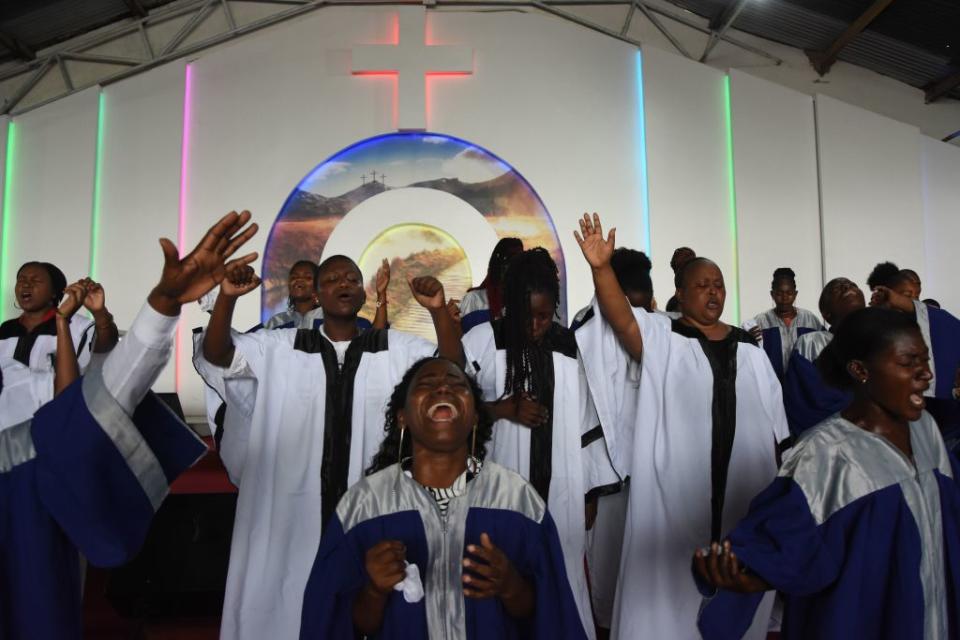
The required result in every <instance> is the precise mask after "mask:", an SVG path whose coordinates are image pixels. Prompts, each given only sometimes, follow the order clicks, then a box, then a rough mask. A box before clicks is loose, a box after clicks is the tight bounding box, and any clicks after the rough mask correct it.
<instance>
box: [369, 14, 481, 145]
mask: <svg viewBox="0 0 960 640" xmlns="http://www.w3.org/2000/svg"><path fill="white" fill-rule="evenodd" d="M397 17H398V27H399V28H398V32H399V35H398V38H397V40H398V42H397V44H389V45H360V46H356V47H354V48H353V50H352V57H353V68H352V72H353V75H355V76H384V75H388V76H396V77H397V85H398V90H397V97H396V100H397V104H396V109H395V110H394V113H395V119H396V122H395V126H396V127H397V129H398V130H400V131H425V130H426V128H427V98H426V83H427V77H428V76H450V75H458V76H465V75H471V74H472V73H473V50H472V49H470V48H467V47H462V46H451V45H431V44H427V43H426V17H427V16H426V13H425V11H424V9H423V8H422V7H399V8H398V10H397Z"/></svg>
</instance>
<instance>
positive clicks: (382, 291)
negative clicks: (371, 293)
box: [376, 258, 390, 297]
mask: <svg viewBox="0 0 960 640" xmlns="http://www.w3.org/2000/svg"><path fill="white" fill-rule="evenodd" d="M388 286H390V262H389V261H388V260H387V259H386V258H384V259H383V262H382V263H380V268H379V269H377V279H376V291H377V296H378V297H379V296H384V295H386V293H387V287H388Z"/></svg>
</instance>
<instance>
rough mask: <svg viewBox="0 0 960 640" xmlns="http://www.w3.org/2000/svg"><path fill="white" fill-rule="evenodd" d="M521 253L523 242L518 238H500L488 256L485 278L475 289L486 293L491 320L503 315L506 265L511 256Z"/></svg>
mask: <svg viewBox="0 0 960 640" xmlns="http://www.w3.org/2000/svg"><path fill="white" fill-rule="evenodd" d="M522 251H523V240H521V239H520V238H500V240H498V241H497V244H496V246H495V247H494V248H493V253H491V254H490V261H489V262H488V263H487V276H486V277H485V278H484V279H483V282H481V283H480V286H478V287H477V289H484V290H485V291H486V292H487V304H488V305H489V307H490V315H491V317H493V318H499V317H500V316H501V315H502V313H503V277H504V274H505V272H506V270H507V264H508V263H509V262H510V259H511V258H512V257H513V256H515V255H517V254H518V253H520V252H522Z"/></svg>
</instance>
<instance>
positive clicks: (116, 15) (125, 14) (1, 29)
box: [0, 0, 173, 62]
mask: <svg viewBox="0 0 960 640" xmlns="http://www.w3.org/2000/svg"><path fill="white" fill-rule="evenodd" d="M172 1H173V0H137V2H131V3H128V2H127V1H126V0H19V1H11V0H7V1H6V2H3V3H0V34H2V36H5V37H4V38H0V40H10V39H12V40H15V41H17V42H19V43H22V45H23V47H25V48H26V49H28V50H31V51H34V52H36V51H38V50H41V49H44V48H46V47H50V46H52V45H55V44H57V43H59V42H63V41H64V40H68V39H70V38H73V37H76V36H78V35H82V34H84V33H87V32H90V31H93V30H94V29H99V28H100V27H103V26H106V25H109V24H112V23H115V22H118V21H120V20H126V19H129V18H132V17H134V15H135V14H134V12H133V11H132V10H131V5H133V6H136V5H137V4H139V6H141V7H143V8H144V9H145V10H149V9H152V8H154V7H158V6H160V5H163V4H168V3H169V2H172ZM17 49H18V48H17V47H15V46H9V42H0V62H3V61H7V60H12V59H17V58H20V59H22V58H23V51H22V50H19V51H18V50H17Z"/></svg>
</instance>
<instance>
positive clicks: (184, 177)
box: [173, 64, 193, 393]
mask: <svg viewBox="0 0 960 640" xmlns="http://www.w3.org/2000/svg"><path fill="white" fill-rule="evenodd" d="M185 71H186V73H185V78H184V83H183V137H182V138H181V140H180V205H179V213H178V218H177V248H178V249H179V250H180V256H181V257H183V255H184V253H185V251H186V247H185V243H186V239H187V193H188V186H189V182H188V179H189V172H188V169H189V158H190V111H191V106H192V103H193V68H192V67H191V66H190V65H189V64H187V66H186V70H185ZM182 332H183V323H180V324H178V325H177V337H176V346H175V351H174V369H173V379H174V388H175V389H176V390H177V393H179V392H180V380H181V376H180V365H181V362H180V361H181V356H180V345H181V341H182Z"/></svg>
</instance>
